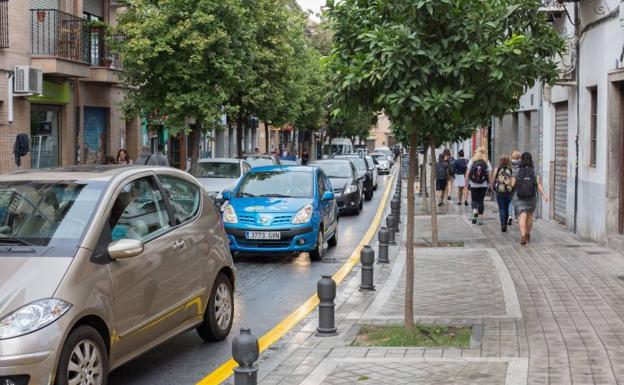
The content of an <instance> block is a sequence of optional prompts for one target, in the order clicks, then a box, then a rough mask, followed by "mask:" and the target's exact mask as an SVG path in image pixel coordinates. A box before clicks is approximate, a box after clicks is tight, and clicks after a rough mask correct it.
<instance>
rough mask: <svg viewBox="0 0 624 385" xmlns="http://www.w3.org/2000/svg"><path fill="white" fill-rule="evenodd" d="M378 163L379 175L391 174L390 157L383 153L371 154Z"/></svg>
mask: <svg viewBox="0 0 624 385" xmlns="http://www.w3.org/2000/svg"><path fill="white" fill-rule="evenodd" d="M370 156H372V157H373V159H374V160H375V161H376V162H377V171H378V172H379V174H390V161H389V160H388V156H387V155H386V154H384V153H381V152H373V153H371V154H370Z"/></svg>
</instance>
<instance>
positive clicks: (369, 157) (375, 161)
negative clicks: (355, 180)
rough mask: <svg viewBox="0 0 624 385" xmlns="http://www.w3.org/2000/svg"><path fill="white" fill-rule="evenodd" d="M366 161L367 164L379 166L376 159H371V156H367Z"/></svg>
mask: <svg viewBox="0 0 624 385" xmlns="http://www.w3.org/2000/svg"><path fill="white" fill-rule="evenodd" d="M366 159H368V161H369V162H373V164H374V165H378V164H379V162H378V161H377V159H376V158H374V157H372V156H367V157H366Z"/></svg>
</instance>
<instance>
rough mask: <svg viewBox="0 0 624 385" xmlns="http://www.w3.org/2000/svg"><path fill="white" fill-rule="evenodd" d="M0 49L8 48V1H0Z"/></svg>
mask: <svg viewBox="0 0 624 385" xmlns="http://www.w3.org/2000/svg"><path fill="white" fill-rule="evenodd" d="M0 48H9V0H0Z"/></svg>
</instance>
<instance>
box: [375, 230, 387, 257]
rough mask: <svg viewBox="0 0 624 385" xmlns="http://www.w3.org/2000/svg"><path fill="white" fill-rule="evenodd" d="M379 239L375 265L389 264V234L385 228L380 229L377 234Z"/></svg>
mask: <svg viewBox="0 0 624 385" xmlns="http://www.w3.org/2000/svg"><path fill="white" fill-rule="evenodd" d="M377 237H378V238H379V256H378V257H377V263H390V260H389V259H388V242H389V241H390V232H389V231H388V229H387V228H385V227H381V228H380V229H379V233H378V234H377Z"/></svg>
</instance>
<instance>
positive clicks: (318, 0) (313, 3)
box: [297, 0, 325, 14]
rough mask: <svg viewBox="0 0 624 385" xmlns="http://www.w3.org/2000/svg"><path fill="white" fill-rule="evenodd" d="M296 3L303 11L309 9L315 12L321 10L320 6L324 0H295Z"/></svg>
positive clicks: (323, 3)
mask: <svg viewBox="0 0 624 385" xmlns="http://www.w3.org/2000/svg"><path fill="white" fill-rule="evenodd" d="M297 3H299V5H300V6H301V8H303V10H304V11H305V10H308V9H311V10H312V12H314V13H315V14H316V13H320V12H321V6H323V5H325V0H297Z"/></svg>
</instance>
